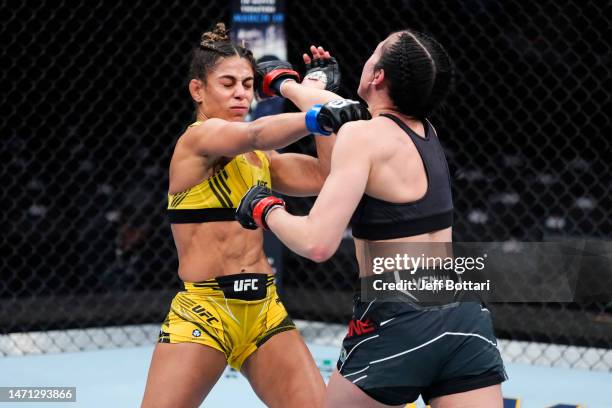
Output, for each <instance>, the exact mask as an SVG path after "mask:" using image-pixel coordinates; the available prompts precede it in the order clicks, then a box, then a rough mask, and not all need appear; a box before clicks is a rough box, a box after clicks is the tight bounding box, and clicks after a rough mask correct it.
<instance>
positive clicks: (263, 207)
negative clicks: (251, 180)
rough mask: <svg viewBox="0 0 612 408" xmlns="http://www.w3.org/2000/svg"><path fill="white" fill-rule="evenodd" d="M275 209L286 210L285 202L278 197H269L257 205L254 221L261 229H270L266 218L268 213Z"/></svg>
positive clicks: (254, 208)
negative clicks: (281, 208)
mask: <svg viewBox="0 0 612 408" xmlns="http://www.w3.org/2000/svg"><path fill="white" fill-rule="evenodd" d="M275 207H283V208H285V202H284V201H283V200H282V199H280V198H278V197H274V196H269V197H266V198H264V199H261V200H259V202H258V203H257V204H255V207H253V220H254V221H255V224H257V226H258V227H259V228H263V229H265V230H269V229H270V228H268V224H266V216H267V215H268V212H270V210H271V209H272V208H275Z"/></svg>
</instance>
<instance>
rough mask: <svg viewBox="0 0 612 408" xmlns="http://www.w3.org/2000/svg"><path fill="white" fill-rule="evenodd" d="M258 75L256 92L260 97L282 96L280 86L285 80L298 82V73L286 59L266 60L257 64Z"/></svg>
mask: <svg viewBox="0 0 612 408" xmlns="http://www.w3.org/2000/svg"><path fill="white" fill-rule="evenodd" d="M257 73H258V77H259V81H258V84H257V85H258V86H257V92H258V93H259V96H260V97H261V98H267V97H271V96H282V95H281V93H280V87H281V84H282V83H283V82H285V81H286V80H289V79H291V80H294V81H296V82H300V75H299V74H298V73H297V72H296V71H295V70H294V69H293V66H291V64H290V63H288V62H287V61H280V60H275V61H266V62H260V63H259V64H257Z"/></svg>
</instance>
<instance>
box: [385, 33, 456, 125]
mask: <svg viewBox="0 0 612 408" xmlns="http://www.w3.org/2000/svg"><path fill="white" fill-rule="evenodd" d="M398 34H399V36H398V38H397V39H396V40H395V41H394V42H392V43H391V44H385V46H384V48H383V51H382V56H381V58H380V60H379V61H378V63H377V64H376V67H375V69H383V70H384V71H385V78H386V80H387V83H388V86H389V97H390V98H391V100H392V101H393V103H394V104H395V106H396V107H397V109H398V110H399V111H400V112H402V113H404V114H406V115H410V116H415V117H424V116H429V115H430V114H431V113H432V112H433V111H434V110H435V109H436V108H437V107H438V106H440V104H441V103H442V102H443V100H444V98H445V97H446V94H447V93H448V91H449V90H450V87H451V86H452V78H453V74H454V72H453V67H452V62H451V60H450V57H449V56H448V54H447V53H446V51H445V50H444V48H443V47H442V46H441V45H440V44H439V43H438V42H437V41H435V40H434V39H433V38H431V37H429V36H427V35H425V34H422V33H419V32H416V31H410V30H405V31H401V32H399V33H398Z"/></svg>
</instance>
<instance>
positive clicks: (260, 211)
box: [235, 186, 285, 230]
mask: <svg viewBox="0 0 612 408" xmlns="http://www.w3.org/2000/svg"><path fill="white" fill-rule="evenodd" d="M276 207H283V208H285V202H284V201H283V200H282V199H280V198H278V197H275V196H273V195H272V190H270V189H269V188H267V187H262V186H253V187H251V189H250V190H249V191H247V192H246V194H245V195H244V197H242V199H241V200H240V203H239V204H238V208H236V216H235V217H236V221H238V222H239V223H240V225H242V226H243V227H244V228H246V229H252V230H254V229H257V227H259V228H263V229H265V230H268V229H269V228H268V224H266V216H267V215H268V213H269V212H270V210H271V209H273V208H276Z"/></svg>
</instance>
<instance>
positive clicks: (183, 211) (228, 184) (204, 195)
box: [168, 122, 272, 224]
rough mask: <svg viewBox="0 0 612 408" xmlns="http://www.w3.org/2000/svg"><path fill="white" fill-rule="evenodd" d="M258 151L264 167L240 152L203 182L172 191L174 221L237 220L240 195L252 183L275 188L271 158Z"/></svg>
mask: <svg viewBox="0 0 612 408" xmlns="http://www.w3.org/2000/svg"><path fill="white" fill-rule="evenodd" d="M198 124H199V122H196V123H194V124H193V125H191V126H194V125H198ZM255 154H256V155H257V157H258V158H259V161H260V162H261V167H258V166H256V165H254V164H251V163H249V161H248V160H247V158H246V156H245V155H244V154H240V155H238V156H236V157H234V158H233V159H232V160H231V161H230V162H229V163H227V164H226V165H225V166H224V167H223V168H222V169H221V170H219V171H217V172H216V173H215V174H213V175H212V176H210V177H209V178H207V179H206V180H204V181H202V182H201V183H199V184H197V185H195V186H193V187H190V188H188V189H187V190H185V191H181V192H180V193H176V194H168V217H169V219H170V223H172V224H186V223H200V222H213V221H234V220H235V218H234V213H235V210H236V207H237V206H238V203H239V202H240V199H241V198H242V196H243V195H244V194H245V193H246V192H247V191H248V190H249V189H250V188H251V187H252V186H254V185H260V186H266V187H268V188H272V181H271V179H270V163H269V162H268V158H267V157H266V155H265V154H264V153H263V152H261V151H259V150H256V151H255Z"/></svg>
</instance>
